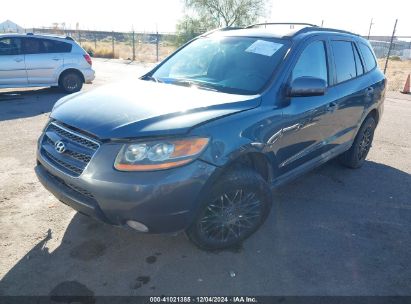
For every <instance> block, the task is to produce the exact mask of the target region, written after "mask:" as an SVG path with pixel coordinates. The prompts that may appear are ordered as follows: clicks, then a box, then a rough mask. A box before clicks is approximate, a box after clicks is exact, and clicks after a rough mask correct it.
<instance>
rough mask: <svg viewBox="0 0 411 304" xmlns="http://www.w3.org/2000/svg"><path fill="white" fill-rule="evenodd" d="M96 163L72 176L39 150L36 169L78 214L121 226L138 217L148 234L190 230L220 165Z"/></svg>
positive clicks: (41, 179)
mask: <svg viewBox="0 0 411 304" xmlns="http://www.w3.org/2000/svg"><path fill="white" fill-rule="evenodd" d="M96 159H99V157H98V156H97V157H96ZM92 162H93V161H92ZM98 167H100V168H101V166H98ZM98 167H97V165H96V166H94V165H92V164H90V166H89V167H88V168H87V169H86V170H85V171H84V172H83V174H82V175H81V176H80V177H77V178H74V177H70V176H68V175H66V174H64V173H62V172H60V171H59V170H56V169H55V168H54V167H53V166H52V165H50V164H49V163H48V162H47V161H45V160H44V159H43V158H42V157H41V155H39V154H38V164H37V166H36V168H35V172H36V174H37V177H38V179H39V180H40V182H41V183H42V184H43V185H44V187H45V188H46V189H47V190H49V191H50V192H51V193H52V194H53V195H54V196H55V197H56V198H58V199H59V200H60V201H62V202H63V203H65V204H66V205H69V206H70V207H72V208H73V209H75V210H77V211H79V212H80V213H83V214H86V215H89V216H91V217H93V218H96V219H98V220H101V221H103V222H105V223H108V224H111V225H118V226H125V225H126V222H127V221H128V220H133V221H137V222H140V223H143V224H144V225H145V226H147V227H148V229H149V232H150V233H173V232H177V231H181V230H184V229H186V228H187V227H188V226H189V225H190V224H191V222H192V220H193V218H194V215H195V214H196V212H197V210H198V209H197V207H198V205H199V198H200V197H202V193H203V192H204V191H206V189H207V188H208V185H209V184H210V181H211V177H212V176H213V173H214V172H215V171H216V170H217V168H216V167H214V166H212V165H209V164H207V163H204V162H202V161H200V160H198V161H195V162H193V163H191V164H189V165H186V166H183V167H180V168H175V169H170V170H164V171H156V172H119V171H116V170H115V169H113V168H110V169H108V168H104V169H102V170H100V172H98V173H97V172H95V170H96V169H97V168H98Z"/></svg>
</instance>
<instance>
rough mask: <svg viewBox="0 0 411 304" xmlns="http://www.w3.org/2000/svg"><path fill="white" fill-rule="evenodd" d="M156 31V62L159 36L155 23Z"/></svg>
mask: <svg viewBox="0 0 411 304" xmlns="http://www.w3.org/2000/svg"><path fill="white" fill-rule="evenodd" d="M156 32H157V37H156V38H157V39H156V55H157V62H158V44H159V36H158V24H157V23H156Z"/></svg>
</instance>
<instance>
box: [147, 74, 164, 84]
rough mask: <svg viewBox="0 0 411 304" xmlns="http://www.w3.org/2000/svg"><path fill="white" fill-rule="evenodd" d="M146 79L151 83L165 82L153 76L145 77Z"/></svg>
mask: <svg viewBox="0 0 411 304" xmlns="http://www.w3.org/2000/svg"><path fill="white" fill-rule="evenodd" d="M144 79H145V80H151V81H154V82H158V83H160V82H163V81H162V80H161V79H160V78H156V77H154V76H152V75H146V76H144Z"/></svg>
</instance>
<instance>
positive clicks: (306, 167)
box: [271, 141, 353, 188]
mask: <svg viewBox="0 0 411 304" xmlns="http://www.w3.org/2000/svg"><path fill="white" fill-rule="evenodd" d="M352 144H353V141H349V142H347V143H345V144H341V145H339V146H337V147H335V148H334V149H332V150H330V151H327V152H326V153H323V154H321V155H320V156H317V157H316V158H313V159H312V160H310V161H308V162H306V163H305V164H303V165H301V166H299V167H297V168H295V169H293V170H291V171H290V172H287V173H285V174H283V175H281V176H279V177H277V178H275V179H274V180H273V181H272V182H271V187H272V188H276V187H278V186H281V185H283V184H285V183H287V182H289V181H291V180H293V179H295V178H297V177H299V176H301V175H303V174H305V173H308V172H309V171H311V170H313V169H314V168H316V167H318V166H320V165H322V164H324V163H326V162H327V161H329V160H330V159H332V158H334V157H336V156H338V155H340V154H342V153H344V152H345V151H347V150H349V149H350V148H351V146H352Z"/></svg>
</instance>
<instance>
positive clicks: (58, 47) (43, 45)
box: [23, 38, 71, 54]
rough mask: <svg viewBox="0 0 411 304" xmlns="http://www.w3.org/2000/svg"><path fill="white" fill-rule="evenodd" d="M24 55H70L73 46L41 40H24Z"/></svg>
mask: <svg viewBox="0 0 411 304" xmlns="http://www.w3.org/2000/svg"><path fill="white" fill-rule="evenodd" d="M23 52H24V54H44V53H68V52H71V44H69V43H65V42H61V41H55V40H49V39H39V38H24V39H23Z"/></svg>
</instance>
